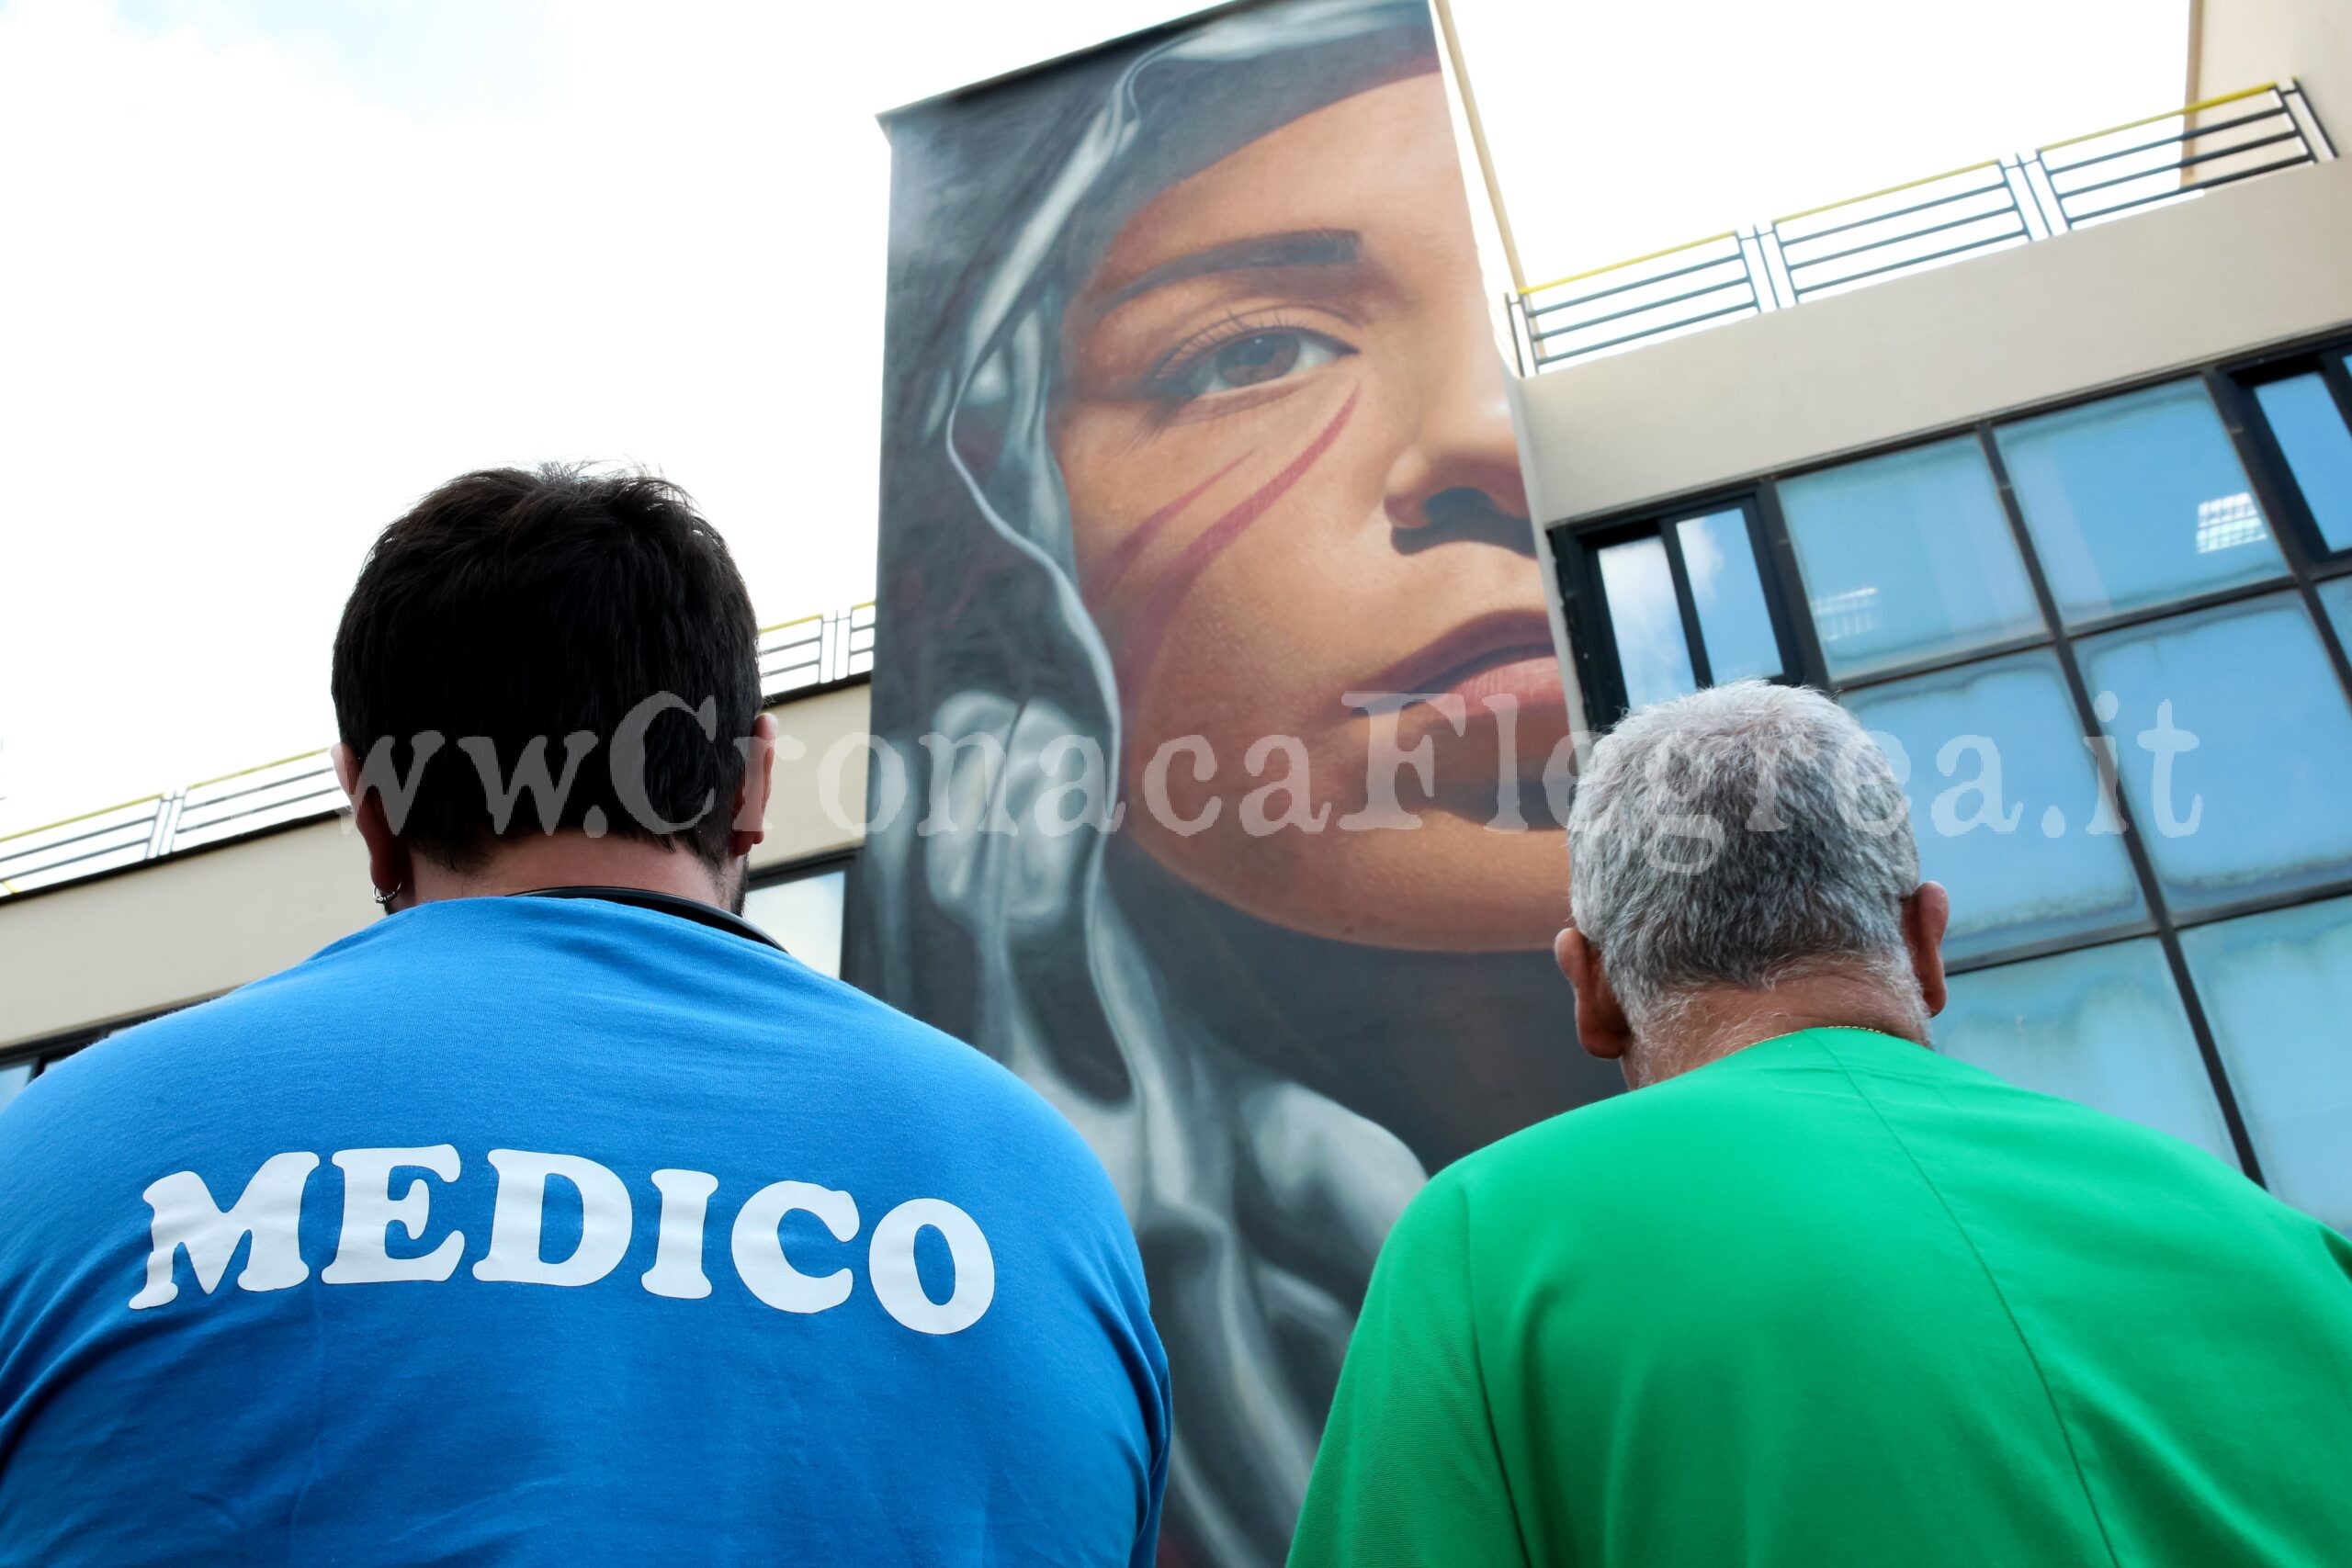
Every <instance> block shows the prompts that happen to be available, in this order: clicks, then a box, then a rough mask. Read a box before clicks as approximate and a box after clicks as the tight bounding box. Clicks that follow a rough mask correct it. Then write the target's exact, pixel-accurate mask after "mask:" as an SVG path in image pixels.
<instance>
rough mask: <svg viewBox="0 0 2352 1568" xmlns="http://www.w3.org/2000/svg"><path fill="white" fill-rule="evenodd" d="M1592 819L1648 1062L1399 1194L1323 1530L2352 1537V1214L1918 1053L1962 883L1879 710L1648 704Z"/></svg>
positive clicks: (1797, 1537) (1623, 1536)
mask: <svg viewBox="0 0 2352 1568" xmlns="http://www.w3.org/2000/svg"><path fill="white" fill-rule="evenodd" d="M1568 839H1569V859H1570V863H1571V865H1572V868H1573V874H1572V877H1571V889H1570V892H1571V909H1572V913H1573V919H1574V924H1573V925H1572V926H1571V927H1570V929H1569V930H1567V931H1563V932H1562V933H1561V935H1560V940H1559V943H1558V954H1559V959H1560V965H1561V968H1562V969H1563V970H1564V971H1565V972H1566V974H1567V976H1568V977H1569V979H1570V980H1571V981H1573V982H1574V984H1575V986H1576V993H1577V997H1576V1009H1577V1031H1578V1032H1579V1034H1580V1035H1581V1036H1582V1038H1583V1042H1584V1045H1585V1048H1586V1049H1587V1050H1588V1051H1590V1052H1593V1053H1594V1054H1595V1055H1601V1056H1610V1057H1616V1058H1620V1059H1621V1060H1622V1062H1623V1067H1624V1072H1625V1077H1626V1081H1627V1082H1628V1083H1629V1084H1630V1085H1631V1086H1632V1087H1633V1088H1634V1089H1635V1090H1636V1091H1637V1092H1635V1093H1633V1094H1628V1095H1624V1096H1623V1097H1621V1098H1619V1099H1616V1100H1609V1101H1606V1102H1603V1103H1600V1104H1598V1105H1592V1106H1588V1107H1586V1108H1584V1109H1582V1110H1579V1111H1572V1112H1570V1113H1569V1114H1567V1115H1565V1116H1561V1117H1557V1118H1555V1119H1554V1120H1552V1121H1550V1122H1544V1123H1543V1124H1542V1125H1540V1126H1536V1127H1533V1128H1531V1129H1529V1130H1528V1131H1526V1132H1524V1133H1521V1134H1518V1135H1517V1136H1515V1137H1511V1138H1508V1139H1505V1140H1504V1141H1503V1142H1501V1143H1499V1144H1498V1145H1494V1146H1492V1147H1490V1148H1487V1149H1485V1150H1483V1151H1481V1152H1479V1153H1477V1154H1475V1155H1472V1156H1469V1157H1468V1158H1466V1159H1464V1160H1462V1161H1460V1162H1459V1163H1457V1164H1455V1165H1454V1166H1453V1167H1451V1168H1448V1169H1447V1170H1446V1171H1444V1172H1443V1173H1442V1175H1440V1176H1439V1177H1438V1178H1437V1179H1435V1180H1433V1181H1431V1182H1430V1185H1429V1187H1428V1188H1427V1189H1426V1190H1424V1191H1423V1192H1422V1193H1421V1195H1420V1196H1419V1198H1417V1199H1416V1200H1415V1201H1414V1202H1413V1203H1412V1205H1411V1206H1410V1207H1409V1208H1408V1210H1407V1211H1406V1213H1405V1215H1404V1217H1403V1218H1402V1219H1401V1220H1400V1221H1399V1222H1398V1223H1397V1228H1396V1231H1395V1232H1394V1234H1393V1235H1391V1236H1390V1238H1389V1241H1388V1245H1387V1247H1386V1248H1385V1250H1384V1252H1383V1253H1382V1255H1381V1258H1380V1263H1379V1267H1378V1269H1376V1270H1375V1272H1374V1275H1373V1280H1372V1287H1371V1292H1370V1294H1369V1297H1368V1298H1367V1300H1366V1301H1365V1303H1364V1308H1363V1317H1362V1319H1361V1321H1360V1322H1359V1323H1358V1325H1357V1327H1356V1332H1355V1338H1354V1340H1353V1342H1352V1344H1351V1346H1350V1348H1349V1352H1348V1359H1347V1366H1346V1370H1345V1371H1344V1373H1343V1374H1342V1376H1341V1378H1340V1389H1339V1393H1338V1397H1337V1401H1336V1403H1335V1404H1334V1405H1333V1408H1332V1412H1331V1419H1330V1424H1329V1427H1327V1428H1326V1430H1325V1433H1324V1438H1323V1447H1322V1451H1321V1453H1320V1454H1319V1456H1318V1457H1317V1461H1316V1467H1315V1475H1314V1481H1313V1483H1312V1485H1311V1486H1310V1487H1309V1489H1308V1492H1307V1496H1306V1508H1305V1512H1304V1514H1303V1516H1302V1517H1301V1519H1300V1521H1299V1528H1298V1534H1297V1538H1296V1540H1295V1544H1294V1546H1293V1548H1292V1551H1291V1562H1292V1563H1293V1564H1294V1565H1299V1564H1323V1563H1333V1564H1348V1565H1350V1568H1367V1565H1374V1564H1384V1563H1414V1564H1422V1563H1428V1564H1442V1565H1445V1568H1454V1565H1464V1568H1469V1565H1476V1564H1485V1563H1522V1562H1524V1563H1530V1564H1555V1563H1556V1564H1579V1565H1605V1568H1684V1565H1691V1568H1724V1565H1726V1564H1739V1565H1742V1568H1894V1565H1901V1568H1922V1565H1929V1568H1940V1565H1944V1564H1951V1565H1954V1568H1958V1565H1961V1564H1965V1565H1966V1568H2022V1565H2028V1564H2045V1563H2046V1564H2052V1565H2056V1564H2067V1565H2074V1564H2083V1563H2103V1564H2118V1565H2124V1564H2128V1565H2132V1568H2141V1565H2161V1568H2222V1565H2235V1564H2255V1563H2259V1564H2278V1565H2279V1568H2288V1565H2292V1568H2327V1565H2337V1568H2341V1565H2346V1564H2352V1244H2347V1243H2346V1240H2345V1239H2344V1238H2343V1237H2342V1236H2340V1235H2336V1234H2335V1232H2333V1231H2331V1230H2329V1229H2328V1228H2327V1227H2325V1226H2324V1225H2323V1224H2319V1223H2318V1222H2317V1221H2315V1220H2312V1219H2311V1218H2309V1217H2308V1216H2305V1215H2303V1214H2300V1213H2296V1212H2295V1211H2293V1210H2291V1209H2290V1208H2288V1207H2287V1206H2285V1205H2284V1204H2282V1203H2279V1202H2278V1201H2275V1200H2273V1199H2271V1198H2270V1197H2269V1196H2268V1195H2267V1194H2266V1193H2264V1192H2263V1191H2261V1190H2259V1189H2258V1188H2256V1186H2254V1185H2253V1184H2252V1183H2251V1182H2248V1181H2247V1180H2245V1179H2244V1178H2243V1177H2241V1176H2240V1175H2238V1174H2237V1173H2236V1172H2235V1171H2233V1170H2231V1169H2228V1168H2225V1167H2224V1166H2223V1165H2222V1164H2221V1162H2219V1161H2217V1160H2215V1159H2214V1158H2213V1157H2212V1156H2211V1155H2209V1154H2207V1153H2205V1152H2203V1151H2202V1150H2199V1149H2196V1148H2193V1147H2191V1146H2189V1145H2187V1144H2183V1143H2179V1142H2176V1141H2175V1140H2173V1139H2171V1138H2169V1137H2166V1136H2164V1135H2163V1134H2157V1133H2154V1132H2150V1131H2148V1130H2146V1129H2144V1128H2142V1127H2139V1126H2135V1125H2133V1124H2131V1123H2129V1122H2120V1121H2117V1120H2115V1119H2114V1118H2112V1117H2109V1116H2105V1115H2102V1114H2100V1113H2099V1112H2098V1111H2090V1110H2086V1109H2085V1108H2084V1107H2082V1106H2079V1105H2075V1104H2072V1103H2070V1102H2068V1101H2064V1100H2052V1099H2050V1098H2048V1097H2046V1096H2042V1095H2038V1094H2030V1093H2027V1092H2025V1091H2023V1090H2019V1089H2011V1088H2009V1087H2008V1086H2007V1085H2005V1084H2003V1083H2002V1082H2000V1081H1999V1080H1998V1079H1996V1078H1995V1077H1991V1076H1990V1075H1988V1074H1985V1073H1984V1072H1981V1071H1978V1070H1977V1069H1975V1068H1973V1067H1970V1066H1963V1065H1962V1064H1961V1063H1959V1062H1955V1061H1952V1060H1951V1059H1950V1058H1947V1057H1944V1056H1939V1055H1935V1054H1934V1053H1933V1052H1931V1051H1928V1050H1927V1049H1924V1048H1923V1047H1924V1046H1925V1044H1926V1043H1927V1040H1928V1017H1929V1015H1930V1014H1932V1013H1934V1012H1935V1011H1937V1010H1939V1009H1940V1008H1941V1007H1942V1005H1943V1000H1944V974H1943V964H1942V959H1941V956H1940V953H1939V947H1940V944H1941V942H1942V938H1943V932H1944V923H1945V919H1946V916H1947V913H1948V910H1949V903H1948V900H1947V899H1946V897H1945V894H1944V890H1943V889H1942V888H1941V887H1939V886H1937V885H1936V884H1934V883H1931V882H1929V883H1923V882H1921V881H1920V880H1919V863H1918V852H1917V846H1916V845H1915V843H1914V842H1913V840H1912V836H1911V829H1910V826H1909V819H1908V816H1907V812H1906V810H1905V804H1904V801H1903V796H1902V791H1901V789H1900V786H1899V785H1898V784H1896V782H1895V780H1894V776H1893V774H1892V773H1891V772H1890V771H1889V770H1888V768H1887V766H1886V763H1885V762H1884V761H1883V759H1882V758H1881V757H1880V755H1879V753H1878V751H1877V750H1876V748H1875V747H1873V746H1872V745H1871V742H1870V741H1869V739H1867V737H1865V736H1864V735H1863V733H1862V731H1861V729H1860V726H1858V725H1857V724H1856V723H1855V722H1854V720H1853V719H1852V718H1851V717H1850V716H1848V715H1847V714H1846V713H1845V712H1844V711H1843V710H1842V709H1840V708H1838V706H1837V705H1835V704H1833V703H1831V702H1830V701H1828V699H1826V698H1825V697H1823V696H1821V695H1819V694H1815V693H1812V692H1806V691H1800V690H1790V689H1787V688H1783V687H1777V686H1767V685H1761V684H1758V683H1756V682H1744V683H1742V684H1738V685H1734V686H1725V687H1718V688H1715V689H1714V690H1712V691H1707V692H1702V693H1700V694H1696V695H1694V696H1690V697H1684V698H1681V699H1679V700H1677V701H1674V702H1670V703H1664V704H1660V705H1657V706H1655V707H1650V708H1645V709H1643V710H1642V711H1640V712H1638V713H1636V714H1634V715H1633V716H1631V717H1629V718H1628V719H1626V720H1625V722H1624V723H1623V724H1622V725H1620V726H1619V727H1618V728H1617V729H1616V731H1615V732H1614V733H1613V734H1611V736H1610V737H1609V738H1608V739H1606V740H1604V741H1602V742H1601V743H1600V746H1599V747H1598V748H1596V750H1595V751H1594V755H1593V759H1592V763H1591V766H1590V767H1589V769H1588V770H1587V772H1586V773H1585V776H1584V778H1583V779H1582V781H1581V784H1580V787H1579V789H1578V792H1577V799H1576V805H1575V809H1574V811H1573V813H1572V817H1571V821H1570V823H1569V829H1568Z"/></svg>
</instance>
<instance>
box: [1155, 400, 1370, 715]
mask: <svg viewBox="0 0 2352 1568" xmlns="http://www.w3.org/2000/svg"><path fill="white" fill-rule="evenodd" d="M1362 395H1363V389H1361V388H1359V389H1356V390H1355V391H1352V392H1350V393H1349V394H1348V400H1347V401H1346V402H1344V403H1342V404H1340V412H1338V413H1335V414H1333V415H1332V416H1331V423H1329V424H1327V425H1325V426H1324V427H1323V429H1322V431H1321V432H1320V433H1319V434H1317V436H1316V437H1315V439H1314V440H1312V441H1310V442H1308V443H1307V444H1306V448H1305V449H1304V450H1303V451H1301V452H1300V453H1299V455H1298V456H1297V457H1293V458H1292V459H1291V460H1290V462H1289V463H1288V464H1287V465H1286V466H1285V467H1284V468H1283V471H1282V472H1281V473H1278V474H1276V475H1275V476H1274V477H1273V478H1272V479H1268V480H1267V481H1266V482H1265V483H1264V484H1261V485H1260V486H1259V487H1258V488H1257V489H1256V490H1255V491H1251V492H1250V495H1249V496H1248V497H1247V498H1246V499H1244V500H1243V501H1241V502H1238V504H1237V505H1235V506H1234V508H1233V509H1232V510H1231V511H1229V512H1227V513H1226V514H1225V515H1224V516H1222V517H1219V518H1218V519H1217V520H1216V522H1214V523H1212V524H1210V525H1208V526H1207V527H1205V528H1204V529H1202V530H1201V531H1200V532H1199V533H1198V534H1196V535H1194V536H1193V538H1192V540H1191V542H1189V543H1188V544H1186V545H1185V547H1183V548H1182V550H1180V551H1178V552H1177V554H1176V558H1175V559H1173V560H1171V561H1170V562H1169V563H1168V570H1166V571H1164V572H1162V573H1161V574H1160V577H1159V581H1157V582H1155V583H1153V584H1152V587H1151V594H1150V596H1149V597H1148V599H1146V600H1145V601H1144V604H1143V607H1142V609H1140V610H1139V611H1137V612H1136V618H1135V622H1134V624H1133V626H1130V627H1129V628H1128V631H1127V635H1126V636H1125V637H1124V638H1123V639H1121V647H1120V649H1119V655H1118V666H1119V684H1120V687H1121V689H1122V690H1123V691H1124V692H1125V694H1126V697H1127V699H1128V700H1133V699H1134V698H1135V697H1136V696H1137V695H1138V694H1140V691H1141V686H1140V677H1141V676H1142V674H1143V673H1144V671H1147V670H1148V669H1149V668H1150V667H1151V664H1152V661H1153V660H1156V659H1157V658H1158V657H1159V641H1160V638H1161V637H1165V636H1166V635H1167V633H1168V623H1169V622H1170V620H1171V619H1173V618H1174V616H1175V614H1176V607H1177V605H1178V604H1182V602H1183V598H1184V595H1185V594H1187V593H1189V592H1192V588H1193V583H1194V582H1195V581H1198V580H1199V578H1200V575H1201V573H1202V572H1204V571H1205V570H1208V568H1209V566H1210V563H1212V562H1213V561H1215V560H1216V558H1217V557H1219V556H1221V555H1223V554H1224V553H1225V552H1226V551H1227V550H1228V549H1230V548H1231V547H1233V545H1234V544H1235V543H1236V542H1237V541H1238V540H1239V539H1240V537H1241V536H1242V535H1243V534H1245V533H1248V532H1249V530H1250V525H1252V524H1254V523H1256V522H1257V521H1258V519H1259V518H1261V517H1263V516H1264V515H1265V514H1266V512H1267V510H1268V509H1269V508H1271V507H1272V505H1273V504H1274V502H1277V501H1280V500H1281V499H1282V498H1283V495H1284V494H1286V493H1287V492H1288V491H1289V490H1290V488H1291V487H1292V486H1293V485H1295V484H1296V483H1298V481H1299V480H1301V479H1305V478H1306V471H1307V470H1308V469H1309V468H1313V467H1315V465H1316V463H1317V461H1318V460H1319V459H1320V458H1321V457H1322V456H1323V454H1324V453H1326V452H1329V450H1330V449H1331V444H1332V443H1333V442H1335V441H1337V440H1339V438H1340V431H1341V430H1343V429H1345V428H1346V427H1347V423H1348V417H1349V416H1350V415H1351V414H1352V413H1354V412H1356V399H1357V398H1358V397H1360V396H1362Z"/></svg>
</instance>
